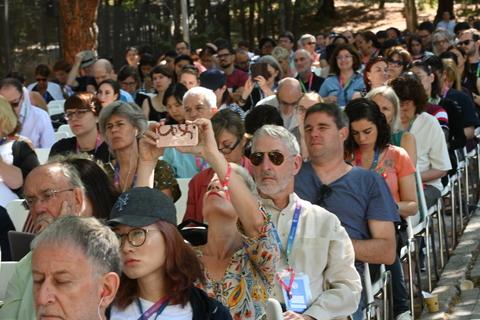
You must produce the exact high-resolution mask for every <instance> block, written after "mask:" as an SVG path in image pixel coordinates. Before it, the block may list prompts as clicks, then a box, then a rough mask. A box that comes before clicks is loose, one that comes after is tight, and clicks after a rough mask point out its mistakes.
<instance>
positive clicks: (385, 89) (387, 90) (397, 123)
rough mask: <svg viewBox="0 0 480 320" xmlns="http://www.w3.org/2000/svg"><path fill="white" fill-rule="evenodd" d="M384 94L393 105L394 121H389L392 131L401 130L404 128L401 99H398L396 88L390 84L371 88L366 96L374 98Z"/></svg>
mask: <svg viewBox="0 0 480 320" xmlns="http://www.w3.org/2000/svg"><path fill="white" fill-rule="evenodd" d="M378 95H380V96H382V97H384V98H385V99H387V100H388V101H389V102H390V103H391V104H392V105H393V120H392V123H389V125H390V130H391V131H392V133H396V132H399V131H401V130H403V129H402V121H401V120H400V100H399V99H398V96H397V94H396V93H395V90H393V89H392V88H391V87H389V86H381V87H378V88H375V89H372V90H370V91H369V92H368V93H367V94H366V96H365V98H367V99H370V100H371V99H373V98H374V97H375V96H378Z"/></svg>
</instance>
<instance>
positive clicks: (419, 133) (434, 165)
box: [410, 112, 452, 191]
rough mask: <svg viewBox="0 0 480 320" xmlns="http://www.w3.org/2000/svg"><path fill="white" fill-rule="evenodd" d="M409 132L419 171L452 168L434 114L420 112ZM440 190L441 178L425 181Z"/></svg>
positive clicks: (441, 186)
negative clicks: (414, 148)
mask: <svg viewBox="0 0 480 320" xmlns="http://www.w3.org/2000/svg"><path fill="white" fill-rule="evenodd" d="M410 133H411V134H413V136H414V137H415V142H416V144H417V168H418V170H420V172H424V171H426V170H429V169H438V170H443V171H448V170H450V169H451V168H452V165H451V163H450V157H449V156H448V148H447V142H446V141H445V136H444V135H443V131H442V128H441V127H440V124H439V123H438V121H437V119H435V117H434V116H432V115H430V114H428V113H426V112H422V113H421V114H419V115H418V116H417V118H416V119H415V121H413V124H412V127H411V128H410ZM426 184H428V185H432V186H434V187H436V188H437V189H438V190H440V191H442V189H443V185H442V181H441V179H435V180H432V181H429V182H426Z"/></svg>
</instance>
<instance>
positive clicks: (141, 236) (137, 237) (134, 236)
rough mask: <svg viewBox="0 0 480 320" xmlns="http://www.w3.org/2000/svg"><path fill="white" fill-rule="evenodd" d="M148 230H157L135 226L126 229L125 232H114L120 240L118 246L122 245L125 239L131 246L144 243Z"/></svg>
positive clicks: (138, 245)
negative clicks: (128, 229)
mask: <svg viewBox="0 0 480 320" xmlns="http://www.w3.org/2000/svg"><path fill="white" fill-rule="evenodd" d="M150 231H159V230H154V229H143V228H135V229H132V230H130V231H128V232H127V233H116V236H117V238H118V240H119V241H120V247H123V245H124V243H125V239H127V241H128V243H129V244H130V245H131V246H132V247H140V246H142V245H143V244H144V243H145V240H147V233H148V232H150Z"/></svg>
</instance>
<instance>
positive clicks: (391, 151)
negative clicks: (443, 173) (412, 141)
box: [375, 145, 415, 202]
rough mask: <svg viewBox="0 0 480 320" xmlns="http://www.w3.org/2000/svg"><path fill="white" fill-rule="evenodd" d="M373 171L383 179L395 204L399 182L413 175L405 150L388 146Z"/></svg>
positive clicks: (397, 199) (398, 198)
mask: <svg viewBox="0 0 480 320" xmlns="http://www.w3.org/2000/svg"><path fill="white" fill-rule="evenodd" d="M375 171H376V172H378V173H379V174H380V175H381V176H382V177H384V178H385V182H386V183H387V185H388V188H389V189H390V192H391V193H392V196H393V198H394V199H395V202H399V201H400V191H399V180H400V178H403V177H405V176H409V175H411V174H412V173H415V167H414V166H413V164H412V161H411V160H410V157H409V156H408V153H407V151H405V149H403V148H401V147H396V146H392V145H388V147H387V148H385V150H384V151H383V152H382V154H381V155H380V159H379V161H378V165H377V167H376V168H375Z"/></svg>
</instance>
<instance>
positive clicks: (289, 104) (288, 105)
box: [277, 94, 303, 108]
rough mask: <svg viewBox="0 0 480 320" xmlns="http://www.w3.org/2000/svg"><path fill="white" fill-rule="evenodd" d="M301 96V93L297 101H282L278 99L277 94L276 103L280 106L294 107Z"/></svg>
mask: <svg viewBox="0 0 480 320" xmlns="http://www.w3.org/2000/svg"><path fill="white" fill-rule="evenodd" d="M302 98H303V94H302V95H301V96H300V98H298V100H297V101H294V102H286V101H283V100H282V99H280V98H279V97H278V95H277V100H278V104H279V106H280V107H285V108H286V107H292V108H296V107H297V106H298V104H299V103H300V100H302Z"/></svg>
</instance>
